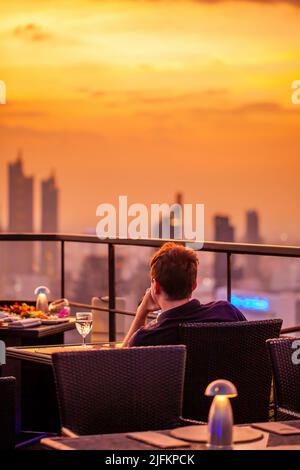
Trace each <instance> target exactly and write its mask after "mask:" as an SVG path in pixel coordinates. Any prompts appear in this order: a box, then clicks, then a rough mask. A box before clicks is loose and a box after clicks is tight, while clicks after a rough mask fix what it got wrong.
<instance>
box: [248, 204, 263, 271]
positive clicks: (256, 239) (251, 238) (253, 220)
mask: <svg viewBox="0 0 300 470" xmlns="http://www.w3.org/2000/svg"><path fill="white" fill-rule="evenodd" d="M245 241H246V242H247V243H261V242H262V239H261V236H260V228H259V215H258V213H257V212H256V211H255V210H248V211H247V212H246V235H245ZM246 262H247V265H246V273H245V274H246V276H247V277H251V278H257V277H259V276H260V256H254V255H253V256H250V255H249V256H247V259H246Z"/></svg>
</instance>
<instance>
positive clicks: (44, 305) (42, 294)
mask: <svg viewBox="0 0 300 470" xmlns="http://www.w3.org/2000/svg"><path fill="white" fill-rule="evenodd" d="M34 294H35V295H36V296H37V298H36V309H37V310H39V311H40V312H44V313H48V311H49V307H48V297H47V295H49V294H50V290H49V289H48V287H45V286H39V287H37V288H36V289H35V291H34Z"/></svg>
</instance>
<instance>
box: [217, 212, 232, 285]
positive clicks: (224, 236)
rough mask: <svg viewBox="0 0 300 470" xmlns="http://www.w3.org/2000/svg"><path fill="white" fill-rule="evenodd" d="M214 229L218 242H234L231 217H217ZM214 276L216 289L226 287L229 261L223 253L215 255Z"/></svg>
mask: <svg viewBox="0 0 300 470" xmlns="http://www.w3.org/2000/svg"><path fill="white" fill-rule="evenodd" d="M214 229H215V236H214V239H215V240H216V241H222V242H234V227H233V225H231V223H230V220H229V217H226V216H220V215H216V216H215V219H214ZM214 276H215V285H216V288H218V287H221V286H225V285H226V279H227V260H226V255H225V254H223V253H217V254H215V262H214Z"/></svg>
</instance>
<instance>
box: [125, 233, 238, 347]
mask: <svg viewBox="0 0 300 470" xmlns="http://www.w3.org/2000/svg"><path fill="white" fill-rule="evenodd" d="M197 270H198V258H197V255H196V253H195V252H194V251H193V250H191V249H189V248H185V247H183V246H182V245H177V244H175V243H173V242H168V243H165V244H164V245H163V246H162V247H161V248H160V249H159V250H158V251H157V252H156V253H155V254H154V255H153V257H152V258H151V261H150V276H151V287H150V288H149V289H147V291H146V293H145V295H144V298H143V300H142V302H141V303H140V305H139V307H138V309H137V312H136V315H135V317H134V320H133V322H132V325H131V327H130V329H129V331H128V334H127V336H126V338H125V340H124V342H123V346H125V347H126V346H156V345H163V344H178V343H179V334H178V326H179V325H180V324H181V323H183V322H198V323H199V322H233V321H245V320H246V318H245V317H244V315H243V314H242V313H241V312H240V311H239V310H238V309H237V308H236V307H234V306H233V305H232V304H230V303H229V302H226V301H223V300H222V301H217V302H209V303H207V304H202V303H201V302H199V300H197V299H192V294H193V291H194V290H195V289H196V287H197ZM157 310H160V311H161V313H159V315H158V316H157V319H155V320H153V321H151V322H150V323H148V322H147V317H148V315H149V314H150V313H152V312H154V311H157Z"/></svg>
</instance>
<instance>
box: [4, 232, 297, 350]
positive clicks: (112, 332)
mask: <svg viewBox="0 0 300 470" xmlns="http://www.w3.org/2000/svg"><path fill="white" fill-rule="evenodd" d="M1 241H9V242H58V243H60V261H61V262H60V266H61V268H60V269H61V272H60V274H61V277H60V293H61V297H62V298H63V297H65V244H66V243H68V242H69V243H96V244H102V245H103V244H104V245H107V249H108V253H107V256H108V273H107V274H108V308H107V309H106V308H95V310H101V311H106V312H107V313H108V315H109V330H108V331H109V341H115V340H116V314H121V315H134V312H128V311H124V310H118V309H116V285H115V278H116V276H115V274H116V266H115V264H116V263H115V247H116V246H121V245H123V246H124V245H126V246H136V247H150V248H159V247H160V246H161V245H163V244H164V243H165V242H167V241H175V242H176V243H180V244H182V245H185V244H186V243H189V246H191V242H190V241H185V240H182V241H177V240H157V239H139V240H132V239H111V238H110V239H104V240H101V239H99V238H98V237H97V236H96V235H73V234H54V233H0V242H1ZM0 249H1V245H0ZM196 251H200V252H210V253H223V254H225V255H226V259H227V263H226V266H227V300H228V301H229V302H230V301H231V283H232V276H231V272H232V269H231V268H232V266H231V257H232V255H250V256H251V255H252V256H253V255H259V256H274V257H284V258H300V247H297V246H281V245H257V244H249V243H229V242H204V244H203V247H202V248H201V249H198V248H197V249H196ZM70 304H71V305H73V306H82V307H87V306H88V305H87V304H79V303H77V302H70ZM89 307H90V306H89ZM93 308H94V307H93ZM299 329H300V326H296V327H292V328H288V329H287V330H282V333H288V332H289V333H290V332H293V331H298V330H299Z"/></svg>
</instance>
